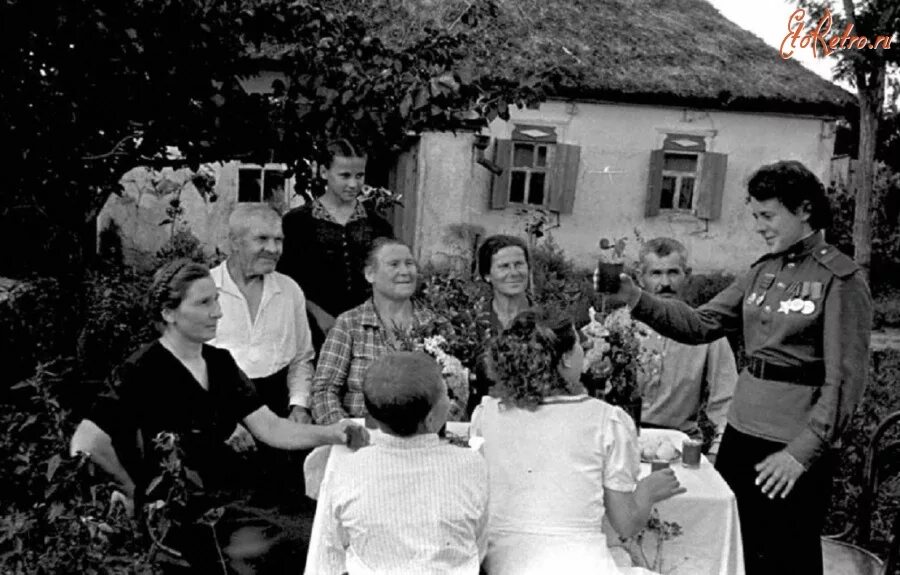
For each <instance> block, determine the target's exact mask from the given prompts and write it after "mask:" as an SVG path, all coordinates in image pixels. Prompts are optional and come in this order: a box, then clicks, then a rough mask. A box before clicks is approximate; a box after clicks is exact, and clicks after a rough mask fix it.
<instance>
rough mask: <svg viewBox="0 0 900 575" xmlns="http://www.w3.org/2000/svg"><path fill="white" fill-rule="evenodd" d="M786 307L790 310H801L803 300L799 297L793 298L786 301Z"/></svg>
mask: <svg viewBox="0 0 900 575" xmlns="http://www.w3.org/2000/svg"><path fill="white" fill-rule="evenodd" d="M788 308H790V310H791V311H802V310H803V300H802V299H799V298H794V299H792V300H790V301H789V302H788Z"/></svg>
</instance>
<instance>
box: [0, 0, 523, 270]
mask: <svg viewBox="0 0 900 575" xmlns="http://www.w3.org/2000/svg"><path fill="white" fill-rule="evenodd" d="M325 5H327V4H326V3H315V2H311V1H307V0H298V1H296V2H280V1H276V0H225V1H212V0H201V1H194V0H140V1H137V2H125V3H122V2H114V1H111V0H87V1H84V2H75V3H72V2H65V1H62V0H50V1H48V2H44V3H42V4H41V8H40V9H35V8H34V6H33V5H32V3H30V2H27V1H24V0H4V1H3V2H2V3H0V20H2V21H3V23H4V28H3V30H4V33H3V34H2V35H0V42H2V48H3V53H4V54H5V55H6V57H5V58H3V59H2V61H0V73H2V75H3V77H4V78H7V79H8V81H6V82H3V84H2V85H0V131H2V133H3V134H4V136H5V140H7V141H9V142H12V143H13V145H14V146H15V150H14V152H13V155H12V156H11V158H12V160H13V161H11V162H9V163H8V165H7V169H5V170H4V171H3V182H2V185H3V189H4V194H3V196H2V199H0V222H2V225H0V245H2V246H3V248H2V250H3V251H2V253H3V257H2V258H0V261H2V262H3V264H2V268H0V273H3V274H5V275H10V274H19V275H21V274H23V273H25V272H29V271H50V272H54V273H58V272H59V270H60V269H72V268H75V269H77V268H78V267H79V264H81V263H82V262H84V261H85V260H86V259H88V255H89V254H90V252H91V251H92V250H93V245H94V242H93V236H94V217H95V216H96V214H97V213H98V211H99V209H100V207H101V206H102V205H103V202H104V201H105V200H106V198H107V197H108V195H109V194H110V193H112V192H118V190H119V184H118V180H119V178H120V177H121V175H122V174H123V173H124V172H125V171H126V170H127V169H130V168H132V167H135V166H138V165H145V166H151V167H157V168H158V167H163V166H185V165H186V166H188V167H191V168H192V169H193V170H194V171H196V170H197V169H198V167H199V165H200V164H201V162H205V161H219V160H232V159H241V160H244V161H249V162H271V161H277V162H284V163H286V164H288V165H289V166H292V167H293V168H294V169H295V171H296V174H297V176H298V183H297V185H298V188H299V189H300V190H301V191H305V190H306V189H307V187H308V184H309V182H306V181H304V176H306V174H308V170H306V169H305V167H306V166H307V162H308V161H310V160H313V159H314V158H315V156H316V151H317V144H319V143H320V142H321V141H322V140H323V139H326V138H329V137H334V136H344V137H351V138H354V139H356V140H358V141H361V142H362V143H363V145H364V146H366V147H368V148H371V149H372V150H373V154H374V155H379V154H381V155H382V156H386V155H388V154H390V153H393V152H394V151H396V150H397V149H399V148H401V147H402V146H403V145H404V143H405V142H406V139H407V138H408V134H410V133H415V132H417V131H421V130H424V129H426V128H428V129H447V128H458V127H459V126H460V125H462V122H463V120H472V121H475V122H476V123H477V121H478V120H479V118H493V117H496V116H498V115H499V116H501V117H508V109H509V106H510V105H513V104H518V105H525V104H527V103H532V102H534V101H536V100H537V99H538V98H539V97H540V82H537V81H535V80H534V79H531V78H522V79H521V81H511V80H508V79H506V80H496V79H491V78H488V77H482V76H480V75H479V74H475V73H474V71H473V70H472V69H471V67H468V68H467V67H466V66H465V65H464V62H463V59H464V56H465V54H466V51H467V50H469V49H472V48H473V47H476V46H478V45H479V44H481V43H483V42H484V38H483V37H480V36H478V35H474V34H470V33H469V32H470V30H471V29H472V28H471V25H472V24H474V23H475V22H476V21H477V18H478V11H477V10H472V11H469V12H468V13H467V16H466V18H464V19H461V20H460V22H459V23H458V24H457V25H455V26H453V27H449V26H448V27H446V28H440V29H423V30H420V31H418V32H417V34H416V35H415V36H413V37H410V38H409V39H408V41H407V42H406V43H404V44H403V45H402V46H392V47H388V46H386V45H384V44H383V43H382V42H381V41H380V40H379V39H378V38H377V37H375V36H374V35H373V34H372V33H371V32H370V31H369V30H368V28H367V26H366V22H365V21H364V20H363V19H362V18H361V17H359V16H358V15H356V14H355V13H354V12H352V10H351V9H350V8H346V9H341V10H340V11H339V10H338V9H336V8H334V9H333V8H327V7H324V8H323V6H325ZM265 70H268V71H270V72H274V76H273V77H275V78H276V79H275V80H274V81H272V85H271V86H265V87H263V88H262V89H261V90H260V89H256V90H251V91H248V90H245V88H244V85H243V84H244V83H246V81H247V79H248V78H252V77H254V76H255V75H256V74H258V73H260V72H261V71H265ZM251 92H252V93H251ZM464 116H465V118H463V117H464ZM176 149H177V152H176V151H175V150H176ZM299 168H303V169H299ZM25 237H27V238H28V239H29V241H27V242H23V241H21V239H22V238H25Z"/></svg>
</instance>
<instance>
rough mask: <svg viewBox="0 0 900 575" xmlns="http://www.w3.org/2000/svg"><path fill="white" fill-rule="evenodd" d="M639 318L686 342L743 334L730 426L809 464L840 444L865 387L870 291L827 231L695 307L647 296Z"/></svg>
mask: <svg viewBox="0 0 900 575" xmlns="http://www.w3.org/2000/svg"><path fill="white" fill-rule="evenodd" d="M632 315H633V316H634V317H635V318H636V319H639V320H641V321H643V322H645V323H647V324H648V325H650V326H651V327H652V328H653V329H655V330H656V331H658V332H659V333H660V334H662V335H664V336H666V337H670V338H672V339H674V340H676V341H681V342H684V343H688V344H699V343H707V342H711V341H714V340H716V339H718V338H720V337H722V336H723V335H724V334H725V333H726V331H738V330H740V331H742V332H743V337H744V347H745V350H746V354H747V357H748V358H749V361H750V365H749V366H748V368H747V369H745V370H743V372H742V373H741V374H740V377H739V379H738V384H737V389H736V391H735V395H734V399H733V400H732V403H731V408H730V411H729V414H728V423H729V425H731V426H732V427H734V428H735V429H737V430H738V431H740V432H742V433H744V434H747V435H751V436H754V437H759V438H762V439H766V440H770V441H776V442H781V443H785V444H786V450H787V451H788V453H790V454H791V455H792V456H794V458H795V459H797V461H799V462H800V463H801V464H803V465H804V466H805V467H809V466H810V465H811V464H812V463H813V462H814V461H815V460H816V459H818V458H819V457H820V456H821V455H822V454H823V453H824V452H825V451H826V450H827V448H828V447H829V446H830V445H832V444H833V443H834V442H835V441H836V440H837V439H838V436H839V433H840V431H841V430H842V428H843V427H844V425H845V424H846V423H847V421H848V420H849V418H850V415H851V414H852V412H853V410H854V408H855V407H856V404H857V403H858V402H859V400H860V398H861V396H862V393H863V389H864V387H865V384H866V379H867V376H868V371H869V369H868V361H869V353H868V351H869V334H870V330H871V323H872V300H871V296H870V294H869V288H868V286H867V285H866V282H865V281H864V280H863V278H862V276H861V275H860V273H859V267H858V266H857V265H856V263H855V262H853V260H851V259H850V258H849V257H847V256H845V255H844V254H842V253H841V252H840V251H838V250H837V249H836V248H835V247H834V246H831V245H829V244H827V243H826V242H825V241H824V239H823V237H822V235H821V233H819V232H816V233H813V234H811V235H809V236H807V237H806V238H804V239H802V240H800V241H799V242H797V243H796V244H794V245H793V246H791V247H790V248H788V249H787V250H785V251H783V252H780V253H774V254H768V255H766V256H763V257H762V258H760V259H759V260H758V261H757V262H755V263H754V264H753V265H752V266H751V268H750V271H749V272H748V273H747V274H745V275H744V276H742V277H740V278H739V279H737V280H736V281H735V282H734V283H733V284H732V285H730V286H729V287H728V288H726V289H725V290H724V291H722V292H721V293H719V294H718V295H717V296H716V297H715V298H713V299H712V300H711V301H710V302H709V303H707V304H705V305H703V306H701V307H699V308H697V309H696V310H694V309H691V308H690V307H689V306H687V305H686V304H684V303H682V302H679V301H676V300H661V299H659V298H654V297H652V296H649V295H648V294H646V293H644V294H642V295H641V297H640V299H639V300H638V302H637V304H636V305H635V307H634V309H633V311H632Z"/></svg>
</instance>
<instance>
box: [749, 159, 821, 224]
mask: <svg viewBox="0 0 900 575" xmlns="http://www.w3.org/2000/svg"><path fill="white" fill-rule="evenodd" d="M747 194H748V196H749V197H748V199H749V198H753V199H754V200H756V201H758V202H764V201H766V200H771V199H773V198H774V199H776V200H778V201H779V202H781V203H782V204H783V205H784V207H785V208H787V209H788V210H790V211H791V213H794V214H796V213H797V211H798V210H799V209H800V208H801V207H802V206H804V204H805V205H806V207H807V209H809V225H810V226H812V229H814V230H821V229H824V228H827V227H829V226H830V225H831V203H830V202H829V201H828V195H827V194H826V193H825V186H823V185H822V182H821V181H819V178H817V177H816V175H815V174H813V173H812V172H811V171H810V170H809V169H808V168H807V167H806V166H804V165H803V164H801V163H800V162H798V161H796V160H785V161H781V162H775V163H774V164H767V165H765V166H762V167H761V168H759V169H758V170H756V172H755V173H754V174H753V175H752V176H750V181H749V182H748V183H747Z"/></svg>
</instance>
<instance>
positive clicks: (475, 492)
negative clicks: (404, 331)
mask: <svg viewBox="0 0 900 575" xmlns="http://www.w3.org/2000/svg"><path fill="white" fill-rule="evenodd" d="M363 393H364V397H365V403H366V408H367V410H368V412H369V414H370V416H371V417H372V418H374V419H375V421H376V422H377V424H378V427H379V429H380V430H381V432H382V434H380V436H379V437H377V438H376V437H373V445H372V446H371V447H368V448H365V449H362V450H360V451H358V452H356V453H353V454H352V455H350V456H348V457H346V458H343V459H341V460H340V462H339V463H338V464H337V465H336V466H335V468H334V470H333V474H332V476H331V482H332V483H331V486H330V488H329V489H328V492H327V495H326V496H325V498H324V499H323V501H320V502H319V505H325V506H326V507H325V509H326V514H325V517H326V525H325V526H324V529H323V537H324V538H325V541H324V543H325V544H324V547H325V550H326V551H325V554H326V556H327V557H326V558H325V561H324V563H325V565H326V568H325V570H324V571H320V573H321V574H322V575H332V574H333V575H339V574H341V573H345V572H347V573H349V574H350V575H358V574H374V573H378V574H394V573H396V574H400V573H423V574H427V573H435V574H437V573H454V574H457V573H458V574H460V575H462V574H471V575H477V574H478V571H479V566H480V564H481V561H482V560H483V559H484V556H485V553H486V544H487V517H488V478H487V467H486V465H485V463H484V460H483V459H482V457H481V456H480V455H479V454H478V453H476V452H475V451H472V450H470V449H467V448H463V447H458V446H455V445H451V444H449V443H448V442H446V441H444V440H442V439H441V438H440V437H438V434H437V431H438V430H439V429H440V428H441V427H442V426H443V425H444V423H445V422H446V421H447V413H448V411H449V409H450V400H449V398H448V396H447V387H446V385H445V384H444V381H443V379H442V377H441V370H440V367H439V366H438V364H437V362H436V361H435V360H434V359H432V358H431V357H429V356H428V355H426V354H424V353H422V352H394V353H390V354H387V355H385V356H382V357H381V358H380V359H378V360H376V361H375V362H374V363H373V364H372V366H371V367H369V370H368V371H367V372H366V377H365V381H364V383H363Z"/></svg>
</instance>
